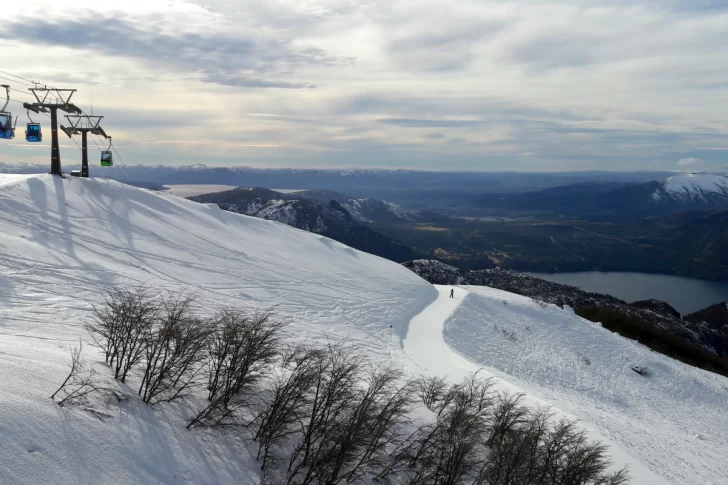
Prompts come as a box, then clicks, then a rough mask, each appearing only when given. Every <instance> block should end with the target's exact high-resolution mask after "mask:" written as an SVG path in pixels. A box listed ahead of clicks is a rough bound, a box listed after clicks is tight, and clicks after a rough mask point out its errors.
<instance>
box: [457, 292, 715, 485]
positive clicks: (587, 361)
mask: <svg viewBox="0 0 728 485" xmlns="http://www.w3.org/2000/svg"><path fill="white" fill-rule="evenodd" d="M467 289H468V291H469V293H468V295H467V296H465V298H464V301H463V303H462V305H460V306H459V308H458V309H457V310H456V311H455V312H454V313H453V315H452V317H451V318H450V319H449V320H448V321H447V323H446V325H445V341H446V342H447V343H448V344H449V345H450V346H451V347H452V348H453V349H455V350H456V351H457V352H458V353H460V354H461V355H463V356H465V357H467V358H468V359H470V360H471V361H473V362H475V363H477V364H480V365H482V366H484V367H485V368H486V369H487V370H488V371H490V372H491V373H493V374H494V375H496V376H498V377H501V378H503V379H505V380H507V381H508V382H509V383H510V384H511V385H514V386H516V387H518V388H519V389H521V390H523V391H525V392H527V393H528V394H529V395H531V396H534V397H537V398H540V399H543V400H544V401H545V402H548V403H551V404H553V405H554V406H555V407H556V408H557V409H558V410H559V411H561V412H565V413H568V414H569V415H571V416H574V417H576V418H578V419H579V420H581V422H582V423H584V425H585V426H587V427H588V428H592V429H597V430H599V431H600V433H601V434H602V435H603V436H605V437H608V438H609V439H611V440H613V441H615V442H617V443H619V444H620V445H621V446H622V447H623V448H624V449H626V451H627V452H628V453H629V454H630V455H631V456H633V457H636V458H637V459H638V460H639V461H640V462H641V463H643V464H645V465H647V466H648V467H649V469H650V470H652V471H653V472H656V473H657V474H659V475H661V476H662V477H664V478H666V479H668V480H669V481H670V482H671V483H675V484H680V485H692V484H694V485H699V484H707V483H710V484H715V485H719V484H725V483H728V462H726V461H725V456H726V455H727V454H728V413H726V408H725V406H726V402H728V379H726V378H725V377H722V376H719V375H716V374H711V373H709V372H705V371H702V370H700V369H697V368H694V367H690V366H687V365H684V364H682V363H681V362H678V361H676V360H673V359H670V358H668V357H665V356H664V355H661V354H658V353H655V352H652V351H650V349H648V348H647V347H645V346H643V345H641V344H638V343H636V342H634V341H631V340H628V339H625V338H622V337H620V336H618V335H616V334H613V333H612V332H610V331H608V330H606V329H604V328H602V327H601V326H599V325H598V324H594V323H591V322H587V321H585V320H583V319H581V318H579V317H578V316H576V315H574V314H573V312H570V311H569V310H568V308H567V310H562V309H560V308H559V307H557V306H555V305H547V304H545V303H542V302H536V301H534V300H532V299H530V298H527V297H523V296H519V295H514V294H512V293H506V292H503V291H500V290H495V289H491V288H487V287H476V286H471V287H467ZM633 366H641V367H646V368H647V369H648V370H649V373H650V375H649V376H646V377H645V376H641V375H639V374H637V373H636V372H634V371H633V370H632V367H633ZM635 483H645V484H652V483H654V482H653V481H652V480H648V479H646V478H643V479H642V480H635Z"/></svg>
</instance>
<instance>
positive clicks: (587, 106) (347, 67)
mask: <svg viewBox="0 0 728 485" xmlns="http://www.w3.org/2000/svg"><path fill="white" fill-rule="evenodd" d="M94 3H96V4H98V5H95V4H92V3H90V2H87V1H86V0H53V1H45V0H31V1H26V2H9V3H8V5H3V16H2V18H0V48H1V49H2V52H3V56H2V57H3V59H2V64H0V71H2V72H0V81H1V82H4V83H7V84H9V85H10V86H11V87H12V88H13V89H16V90H18V91H11V99H13V102H11V103H10V104H9V106H8V110H11V111H13V112H14V114H15V115H19V121H18V126H19V127H21V128H20V129H19V130H18V135H19V136H18V137H16V138H15V139H14V140H0V162H5V163H46V162H47V161H48V160H49V158H50V147H49V140H50V130H49V129H48V130H46V131H45V132H44V133H45V136H44V142H43V143H42V144H29V143H26V142H25V140H24V137H23V131H24V124H25V123H27V122H28V118H27V116H26V113H25V111H24V110H23V109H22V106H21V105H20V104H19V103H17V101H30V94H28V93H26V92H27V89H28V87H29V86H28V84H27V82H25V81H22V80H19V79H18V78H17V77H15V76H21V77H23V78H25V79H28V80H33V81H38V82H40V83H43V84H46V85H48V86H53V87H63V88H72V89H77V90H78V92H76V93H75V94H74V97H73V99H72V101H73V102H75V103H76V104H78V106H79V107H81V108H82V109H84V110H85V111H86V112H87V113H91V112H92V111H93V114H95V115H103V116H104V119H103V120H102V122H101V125H102V126H103V127H104V129H105V131H106V132H107V133H108V134H109V135H111V136H112V137H113V143H114V146H115V147H116V148H117V149H118V150H119V154H120V155H121V156H122V157H123V160H124V162H125V163H126V164H128V165H131V164H152V165H157V164H163V165H189V164H205V165H207V166H254V167H271V168H282V167H294V168H339V167H345V168H392V169H422V170H485V171H504V170H508V171H571V170H661V171H662V170H678V171H686V170H690V171H728V116H727V115H726V113H728V0H611V1H607V0H499V1H495V0H493V1H490V0H454V1H451V2H443V1H442V0H381V1H380V0H362V1H354V0H305V1H294V0H266V1H260V0H208V1H204V2H192V1H168V0H165V1H160V0H125V1H124V2H117V1H113V2H109V1H103V2H94ZM24 83H25V84H24ZM19 91H22V92H19ZM31 117H33V118H34V120H35V118H39V119H40V122H41V123H42V124H43V125H44V129H45V128H47V125H48V123H47V122H48V119H47V118H44V117H43V116H40V117H38V116H37V115H33V114H32V113H31ZM35 121H38V120H35ZM61 135H62V138H61V146H62V156H63V158H64V160H66V161H68V160H73V161H77V160H79V159H80V152H79V149H78V147H77V146H76V145H75V144H74V142H73V141H72V140H69V139H68V138H66V137H65V135H63V134H62V133H61ZM96 141H97V143H98V144H99V145H101V144H102V143H104V142H103V141H102V140H96ZM79 143H80V141H79ZM91 146H92V149H93V151H92V152H91V153H92V158H93V156H98V149H97V148H96V147H95V146H94V145H93V144H92V145H91ZM94 151H95V152H94Z"/></svg>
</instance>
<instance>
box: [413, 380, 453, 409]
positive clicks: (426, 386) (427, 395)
mask: <svg viewBox="0 0 728 485" xmlns="http://www.w3.org/2000/svg"><path fill="white" fill-rule="evenodd" d="M416 385H417V393H418V395H419V397H420V399H421V400H422V403H423V404H424V405H425V406H427V409H429V410H430V411H436V410H438V408H439V404H440V403H442V401H443V398H444V397H445V393H446V392H447V390H448V388H449V386H448V385H447V382H446V381H445V379H443V378H442V377H434V376H433V377H424V376H423V377H422V378H420V379H419V380H418V381H417V382H416Z"/></svg>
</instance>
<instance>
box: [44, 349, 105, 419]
mask: <svg viewBox="0 0 728 485" xmlns="http://www.w3.org/2000/svg"><path fill="white" fill-rule="evenodd" d="M69 366H70V369H69V372H68V375H67V376H66V379H65V380H64V381H63V384H61V387H59V388H58V389H57V390H56V392H54V393H53V395H52V396H51V399H53V400H54V401H55V400H56V396H59V394H60V396H61V399H60V401H56V403H57V404H58V405H59V406H63V405H64V404H83V403H86V402H88V398H89V396H90V395H91V394H94V393H97V392H106V391H111V390H110V389H107V388H105V387H103V385H102V383H101V380H100V378H99V375H98V373H97V372H96V371H95V370H94V369H93V368H90V367H88V366H87V365H86V360H85V359H84V358H83V343H82V342H81V341H79V343H78V347H73V348H71V363H70V365H69Z"/></svg>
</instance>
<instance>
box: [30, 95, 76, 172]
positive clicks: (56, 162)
mask: <svg viewBox="0 0 728 485" xmlns="http://www.w3.org/2000/svg"><path fill="white" fill-rule="evenodd" d="M28 90H29V91H30V92H32V93H33V95H34V96H35V99H36V101H37V102H35V103H23V107H24V108H25V109H29V110H30V111H33V112H35V113H48V112H49V111H50V113H51V138H52V141H51V174H53V175H61V176H63V172H62V171H61V151H60V149H59V148H58V110H59V109H60V110H61V111H65V112H66V113H71V114H79V115H80V114H83V111H81V109H80V108H78V107H77V106H76V105H75V104H72V103H71V96H73V93H75V92H76V90H75V89H55V88H47V87H42V88H38V87H36V88H29V89H28Z"/></svg>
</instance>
